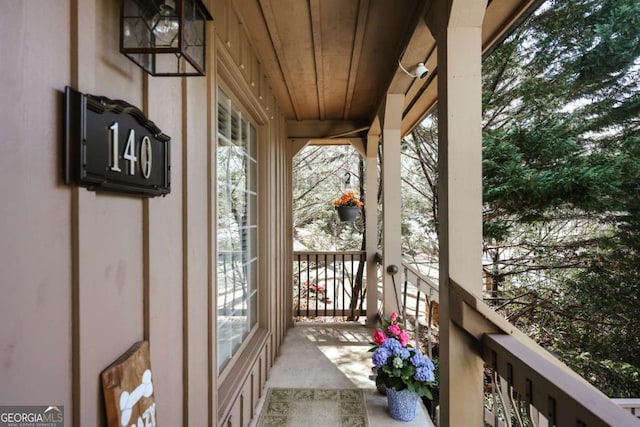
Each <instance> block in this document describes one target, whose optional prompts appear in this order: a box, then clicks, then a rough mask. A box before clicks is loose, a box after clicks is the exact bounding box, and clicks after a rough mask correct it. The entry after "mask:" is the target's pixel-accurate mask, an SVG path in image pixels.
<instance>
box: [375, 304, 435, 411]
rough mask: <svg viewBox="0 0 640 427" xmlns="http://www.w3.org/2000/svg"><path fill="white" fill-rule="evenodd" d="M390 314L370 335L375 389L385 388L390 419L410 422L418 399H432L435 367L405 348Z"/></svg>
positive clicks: (416, 351) (405, 340)
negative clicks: (371, 335)
mask: <svg viewBox="0 0 640 427" xmlns="http://www.w3.org/2000/svg"><path fill="white" fill-rule="evenodd" d="M399 322H400V321H399V317H398V315H397V314H396V313H393V314H392V315H391V317H390V318H389V319H388V320H386V319H385V322H384V323H383V327H382V328H381V329H378V330H377V331H376V332H374V334H373V339H374V343H375V347H374V348H373V349H372V350H373V356H372V360H373V365H374V367H375V368H376V370H377V376H376V386H378V387H383V386H384V387H385V388H386V391H387V402H388V404H389V413H390V415H391V417H392V418H394V419H397V420H401V421H411V420H413V419H414V418H415V410H416V405H417V403H418V397H426V398H427V399H432V395H431V390H430V389H431V388H432V387H433V386H434V381H435V375H434V370H435V367H434V365H433V362H432V361H431V359H429V358H428V357H426V356H425V355H423V354H422V352H421V351H420V349H417V348H411V347H410V346H409V345H408V342H409V339H408V336H406V337H405V334H406V331H404V330H403V329H402V328H401V327H400V324H399Z"/></svg>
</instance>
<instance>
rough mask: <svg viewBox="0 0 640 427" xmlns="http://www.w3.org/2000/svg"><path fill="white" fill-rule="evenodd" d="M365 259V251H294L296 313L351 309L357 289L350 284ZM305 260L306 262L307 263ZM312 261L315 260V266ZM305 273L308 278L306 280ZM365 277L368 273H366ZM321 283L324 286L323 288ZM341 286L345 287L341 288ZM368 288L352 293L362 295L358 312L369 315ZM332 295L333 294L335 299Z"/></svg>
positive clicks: (328, 313) (323, 313) (313, 314)
mask: <svg viewBox="0 0 640 427" xmlns="http://www.w3.org/2000/svg"><path fill="white" fill-rule="evenodd" d="M365 259H366V257H365V254H364V251H344V252H297V253H295V252H294V263H297V273H294V280H295V279H296V277H297V282H298V284H299V288H298V296H297V299H296V298H294V300H293V301H294V303H295V302H296V301H297V308H296V309H295V310H294V314H295V315H296V316H300V317H301V316H306V317H317V316H324V317H327V316H332V315H333V317H336V316H344V315H345V314H346V313H350V311H349V310H350V304H351V300H349V301H347V298H348V297H349V295H351V294H354V292H353V289H347V287H346V286H348V285H349V284H353V281H354V280H355V278H356V270H357V269H358V268H359V266H360V264H359V263H358V264H357V265H356V261H358V262H365ZM305 260H306V266H305V265H304V262H305ZM347 262H349V263H351V266H350V267H349V266H347ZM312 263H315V266H314V265H312ZM321 263H323V264H324V265H321ZM295 265H296V264H294V266H295ZM295 274H297V276H296V275H295ZM305 275H306V281H305V280H303V278H304V276H305ZM314 275H315V277H314ZM330 275H331V276H332V277H330ZM364 280H365V275H364V274H363V281H364ZM332 283H333V286H332ZM321 286H322V287H323V289H320V287H321ZM341 286H342V289H340V287H341ZM365 289H366V288H365V287H364V286H363V287H362V290H361V292H359V293H356V294H354V295H351V296H352V297H355V298H360V303H359V308H358V305H356V306H355V308H354V310H353V311H354V314H356V311H357V314H358V315H366V310H365V309H364V308H363V306H364V298H365V292H364V290H365ZM332 290H333V292H332ZM293 291H295V289H294V290H293ZM232 292H233V288H231V289H230V293H229V295H231V293H232ZM303 292H306V297H305V296H303V295H302V293H303ZM329 297H331V298H333V301H331V300H330V298H329ZM313 298H315V303H313V302H312V299H313ZM305 302H306V305H307V307H306V309H305V310H303V309H301V307H302V304H305ZM329 305H331V307H329ZM323 307H324V308H323Z"/></svg>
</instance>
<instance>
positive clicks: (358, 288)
mask: <svg viewBox="0 0 640 427" xmlns="http://www.w3.org/2000/svg"><path fill="white" fill-rule="evenodd" d="M358 174H359V175H360V180H359V181H360V195H361V196H364V159H363V158H362V157H360V161H359V163H358ZM361 198H362V197H361ZM361 214H362V219H363V224H364V227H363V229H362V246H361V247H360V250H363V251H364V250H366V248H367V242H366V229H367V217H366V215H365V212H364V209H362V212H361ZM363 258H364V257H361V258H360V262H359V263H358V271H357V272H356V277H355V279H354V281H353V286H352V289H351V303H350V304H349V310H350V314H349V317H348V318H347V320H349V321H354V322H355V321H357V320H358V319H359V318H360V315H359V314H357V313H356V309H357V308H358V306H359V307H360V309H362V305H363V302H364V297H365V291H364V290H363V289H364V287H363V286H362V279H363V276H364V266H365V264H366V261H365V259H363Z"/></svg>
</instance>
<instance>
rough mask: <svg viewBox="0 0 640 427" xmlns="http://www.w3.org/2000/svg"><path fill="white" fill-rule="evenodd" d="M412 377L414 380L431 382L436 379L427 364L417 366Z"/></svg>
mask: <svg viewBox="0 0 640 427" xmlns="http://www.w3.org/2000/svg"><path fill="white" fill-rule="evenodd" d="M413 378H414V379H415V380H416V381H425V382H432V381H435V379H436V377H435V375H433V369H430V368H429V367H428V366H420V367H419V368H417V369H416V373H415V375H414V376H413Z"/></svg>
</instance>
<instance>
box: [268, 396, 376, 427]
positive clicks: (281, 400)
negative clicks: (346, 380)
mask: <svg viewBox="0 0 640 427" xmlns="http://www.w3.org/2000/svg"><path fill="white" fill-rule="evenodd" d="M284 426H289V427H368V426H369V422H368V421H367V408H366V405H365V400H364V393H363V391H362V390H361V389H310V388H270V389H269V390H268V391H267V397H266V399H265V401H264V406H263V407H262V411H261V412H260V418H259V420H258V424H257V427H284Z"/></svg>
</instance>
